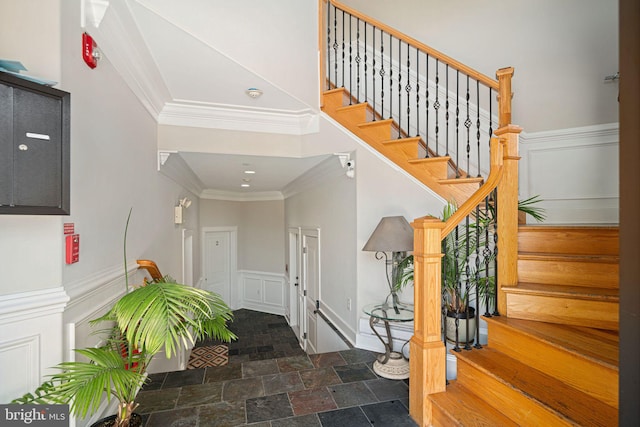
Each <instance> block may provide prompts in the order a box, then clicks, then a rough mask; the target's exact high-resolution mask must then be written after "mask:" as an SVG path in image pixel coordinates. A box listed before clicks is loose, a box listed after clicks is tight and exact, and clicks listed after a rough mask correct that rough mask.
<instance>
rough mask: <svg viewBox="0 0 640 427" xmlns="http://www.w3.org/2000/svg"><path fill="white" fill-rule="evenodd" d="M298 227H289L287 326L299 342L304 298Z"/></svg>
mask: <svg viewBox="0 0 640 427" xmlns="http://www.w3.org/2000/svg"><path fill="white" fill-rule="evenodd" d="M300 234H301V230H300V228H290V229H289V264H288V265H289V292H288V294H289V300H288V301H289V307H288V309H287V312H288V313H289V326H291V329H293V332H294V334H295V335H296V337H297V338H298V341H299V342H302V341H303V339H304V338H303V333H304V310H303V308H304V300H303V293H302V286H301V280H300V257H301V253H302V246H301V238H300Z"/></svg>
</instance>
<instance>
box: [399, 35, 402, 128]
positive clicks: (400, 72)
mask: <svg viewBox="0 0 640 427" xmlns="http://www.w3.org/2000/svg"><path fill="white" fill-rule="evenodd" d="M401 129H402V40H400V39H398V138H401V137H402V135H401V134H400V132H401Z"/></svg>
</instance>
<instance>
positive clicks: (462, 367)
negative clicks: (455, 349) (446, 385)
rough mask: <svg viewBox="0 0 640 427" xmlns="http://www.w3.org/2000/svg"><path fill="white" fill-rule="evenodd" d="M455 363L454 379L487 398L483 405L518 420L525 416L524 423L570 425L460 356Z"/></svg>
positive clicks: (518, 421)
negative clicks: (456, 369)
mask: <svg viewBox="0 0 640 427" xmlns="http://www.w3.org/2000/svg"><path fill="white" fill-rule="evenodd" d="M480 351H482V350H480ZM457 367H458V373H457V380H456V381H457V382H460V383H461V384H462V385H463V386H465V387H466V388H467V389H469V390H471V391H472V392H473V393H474V394H476V395H477V396H478V397H479V398H481V399H482V400H484V401H485V402H487V405H491V406H493V407H495V408H500V410H501V412H502V413H503V414H504V415H505V416H507V417H509V418H510V419H511V420H513V421H515V422H517V423H519V424H522V423H523V421H524V420H526V424H527V425H532V426H533V425H535V426H551V425H553V426H573V425H574V424H573V423H571V422H570V421H568V420H566V419H564V418H562V417H560V416H558V414H557V413H556V412H555V411H552V410H550V409H549V408H547V407H545V406H542V405H540V404H538V402H537V401H535V400H532V399H530V398H529V397H528V396H527V395H526V394H524V393H523V392H522V391H521V390H519V389H517V388H515V387H513V386H512V385H510V384H508V383H504V382H503V381H500V379H498V378H496V377H494V376H492V375H490V374H489V373H487V372H484V371H482V370H481V369H478V368H477V367H476V366H473V365H471V364H469V363H467V361H466V360H465V359H463V358H460V357H459V358H458V363H457Z"/></svg>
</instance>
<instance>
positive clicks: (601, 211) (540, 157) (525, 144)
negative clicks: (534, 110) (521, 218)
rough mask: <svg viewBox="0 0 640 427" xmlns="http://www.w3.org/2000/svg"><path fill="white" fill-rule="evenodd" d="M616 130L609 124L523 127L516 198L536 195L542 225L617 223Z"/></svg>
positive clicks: (617, 146)
mask: <svg viewBox="0 0 640 427" xmlns="http://www.w3.org/2000/svg"><path fill="white" fill-rule="evenodd" d="M618 130H619V125H618V123H611V124H605V125H596V126H586V127H580V128H572V129H559V130H553V131H544V132H535V133H525V132H523V133H522V135H521V137H520V156H521V158H522V160H520V193H521V194H520V198H521V199H524V198H527V197H530V196H534V195H540V197H541V198H542V199H543V200H544V201H543V202H542V203H541V204H540V206H541V207H544V208H545V209H546V214H547V219H546V221H545V224H617V223H618V222H619V208H618V204H619V199H620V195H619V187H618V151H619V150H618V148H619V135H618ZM527 221H528V222H530V223H535V221H534V220H531V219H528V220H527Z"/></svg>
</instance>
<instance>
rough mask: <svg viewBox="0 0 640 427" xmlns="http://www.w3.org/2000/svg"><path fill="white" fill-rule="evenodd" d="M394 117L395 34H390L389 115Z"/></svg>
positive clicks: (391, 117)
mask: <svg viewBox="0 0 640 427" xmlns="http://www.w3.org/2000/svg"><path fill="white" fill-rule="evenodd" d="M388 118H390V119H393V36H392V35H391V34H389V117H388Z"/></svg>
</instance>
